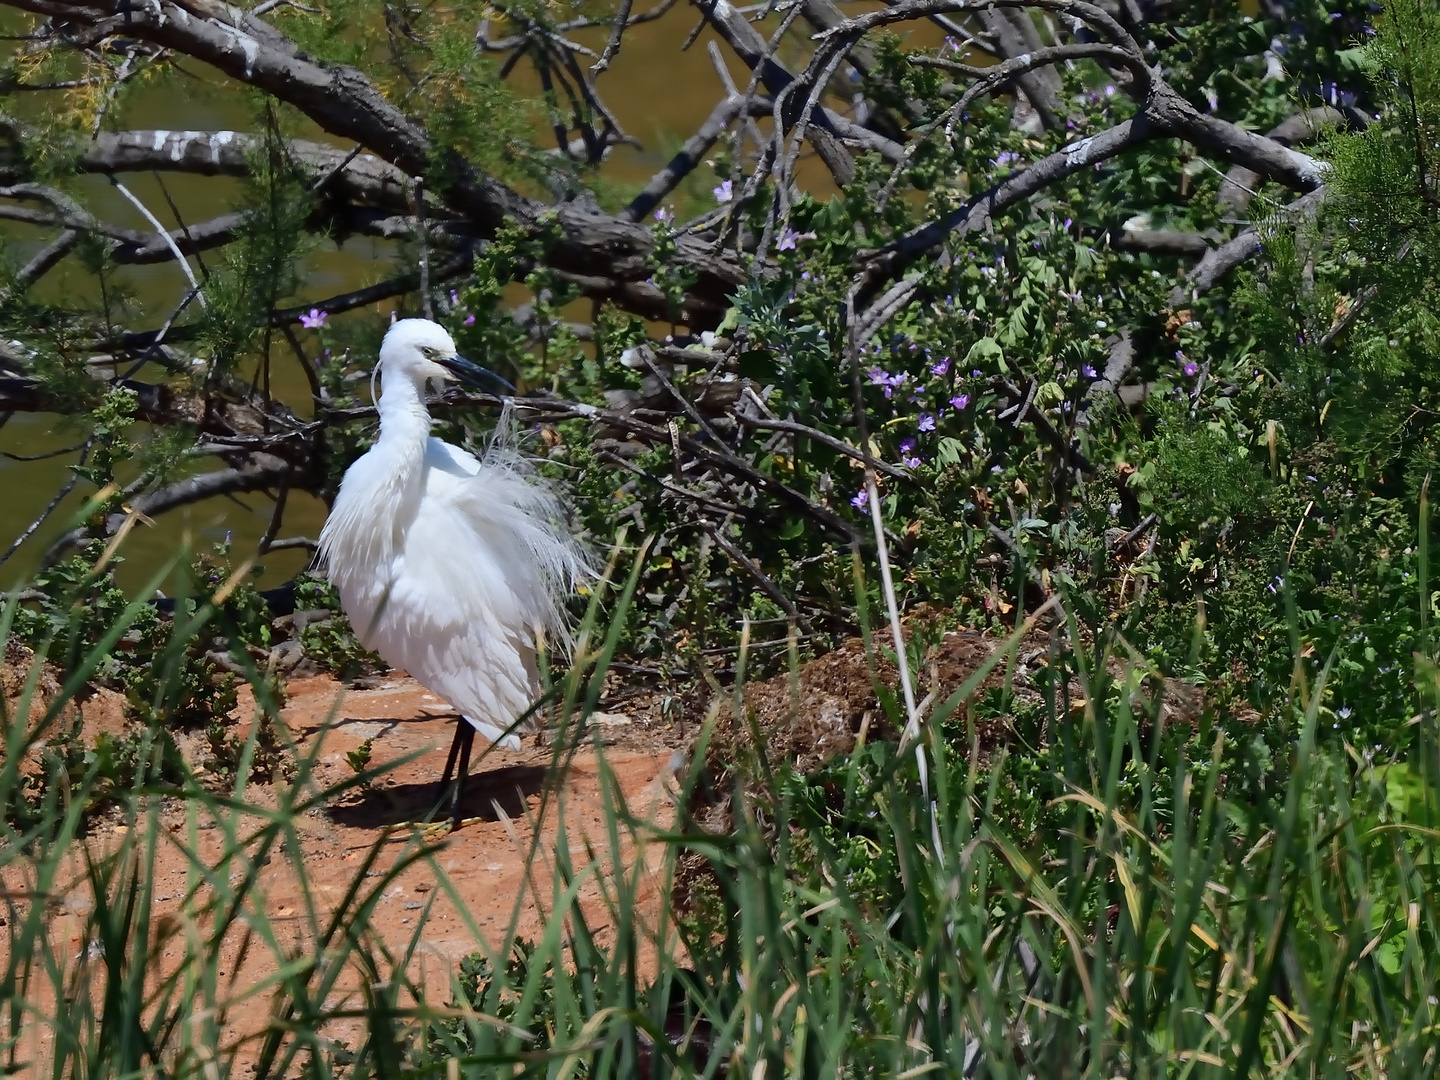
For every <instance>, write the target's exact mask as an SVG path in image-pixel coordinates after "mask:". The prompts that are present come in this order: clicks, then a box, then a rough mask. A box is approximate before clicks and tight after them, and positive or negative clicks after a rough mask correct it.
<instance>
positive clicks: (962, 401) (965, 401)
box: [950, 394, 970, 409]
mask: <svg viewBox="0 0 1440 1080" xmlns="http://www.w3.org/2000/svg"><path fill="white" fill-rule="evenodd" d="M950 404H951V405H953V406H955V408H956V409H963V408H965V406H967V405H969V404H970V395H969V394H956V395H955V396H954V397H952V398H951V399H950Z"/></svg>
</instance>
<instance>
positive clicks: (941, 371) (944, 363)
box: [930, 356, 950, 375]
mask: <svg viewBox="0 0 1440 1080" xmlns="http://www.w3.org/2000/svg"><path fill="white" fill-rule="evenodd" d="M930 374H931V375H948V374H950V358H949V357H948V356H947V357H945V359H944V360H941V361H940V362H939V363H938V364H931V365H930Z"/></svg>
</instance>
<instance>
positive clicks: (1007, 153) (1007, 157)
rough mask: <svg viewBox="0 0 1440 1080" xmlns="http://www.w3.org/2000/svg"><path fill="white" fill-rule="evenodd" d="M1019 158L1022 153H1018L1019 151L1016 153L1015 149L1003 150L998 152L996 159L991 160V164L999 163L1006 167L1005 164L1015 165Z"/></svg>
mask: <svg viewBox="0 0 1440 1080" xmlns="http://www.w3.org/2000/svg"><path fill="white" fill-rule="evenodd" d="M1019 160H1020V155H1019V154H1017V153H1015V151H1013V150H1001V151H1000V153H998V154H996V155H995V159H994V161H992V162H991V164H993V165H999V166H1001V167H1004V166H1006V165H1013V164H1014V163H1015V162H1017V161H1019Z"/></svg>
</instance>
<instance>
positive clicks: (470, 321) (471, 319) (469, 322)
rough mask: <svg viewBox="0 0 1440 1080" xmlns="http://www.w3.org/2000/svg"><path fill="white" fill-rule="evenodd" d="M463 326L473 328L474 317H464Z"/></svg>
mask: <svg viewBox="0 0 1440 1080" xmlns="http://www.w3.org/2000/svg"><path fill="white" fill-rule="evenodd" d="M465 325H466V326H474V325H475V316H474V315H466V316H465Z"/></svg>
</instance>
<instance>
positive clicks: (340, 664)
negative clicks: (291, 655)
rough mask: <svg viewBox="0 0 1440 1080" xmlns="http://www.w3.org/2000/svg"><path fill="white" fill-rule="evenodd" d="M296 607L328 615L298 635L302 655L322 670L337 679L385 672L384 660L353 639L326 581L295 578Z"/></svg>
mask: <svg viewBox="0 0 1440 1080" xmlns="http://www.w3.org/2000/svg"><path fill="white" fill-rule="evenodd" d="M295 607H296V609H297V610H306V609H311V610H313V609H319V608H323V609H326V610H328V611H329V612H330V613H331V614H330V615H329V617H327V618H325V619H321V620H318V621H315V622H311V623H308V624H307V625H306V626H305V629H304V630H303V631H301V633H300V644H301V645H302V646H303V648H304V650H305V655H306V656H307V657H309V658H310V659H311V660H313V661H314V662H315V664H316V665H317V666H319V667H320V668H321V670H323V671H328V672H330V673H331V674H333V675H334V676H335V677H336V678H339V679H353V678H356V677H358V676H361V675H368V674H372V673H374V672H379V671H386V670H388V669H387V667H386V664H385V661H383V660H381V659H380V657H379V656H378V655H376V654H375V653H373V652H371V651H370V650H368V649H366V648H365V647H364V646H363V645H361V644H360V642H359V640H358V639H357V638H356V637H355V632H354V630H352V629H351V627H350V622H349V620H347V619H346V618H345V616H344V615H343V614H342V613H341V609H340V597H339V595H338V594H337V593H336V592H335V588H334V586H332V585H331V584H330V583H329V582H327V581H325V580H323V579H321V578H317V577H311V576H310V575H308V574H306V575H302V576H300V577H298V578H296V580H295Z"/></svg>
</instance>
